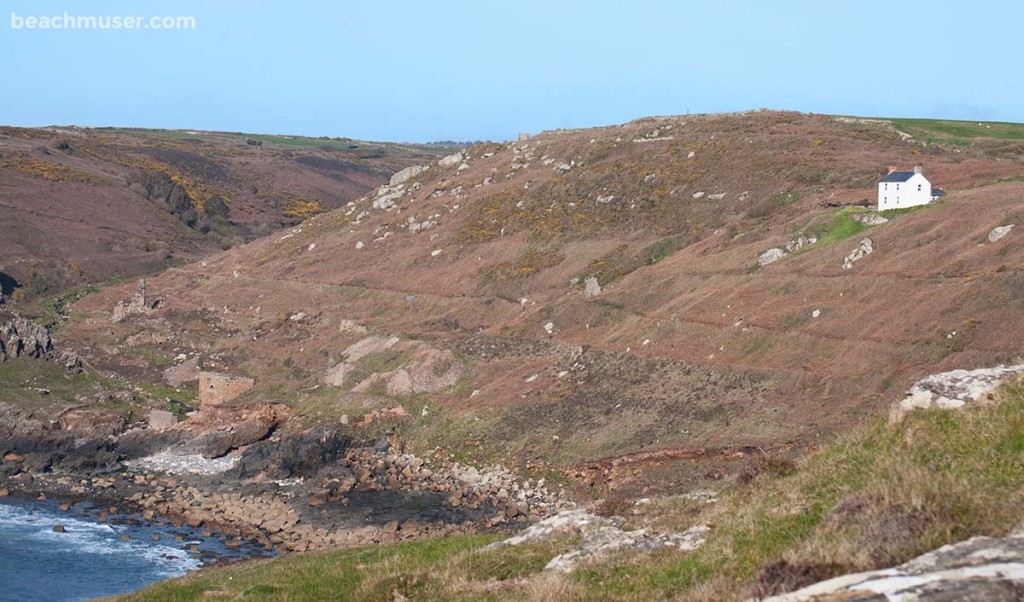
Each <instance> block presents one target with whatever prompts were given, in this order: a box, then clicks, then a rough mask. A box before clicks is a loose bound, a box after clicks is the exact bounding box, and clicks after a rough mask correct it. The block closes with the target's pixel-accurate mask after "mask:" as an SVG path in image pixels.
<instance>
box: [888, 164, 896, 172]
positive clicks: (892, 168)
mask: <svg viewBox="0 0 1024 602" xmlns="http://www.w3.org/2000/svg"><path fill="white" fill-rule="evenodd" d="M894 171H896V166H895V165H890V166H889V173H892V172H894Z"/></svg>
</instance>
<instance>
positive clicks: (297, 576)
mask: <svg viewBox="0 0 1024 602" xmlns="http://www.w3.org/2000/svg"><path fill="white" fill-rule="evenodd" d="M1022 452H1024V388H1022V387H1020V386H1016V387H1011V388H1008V389H1006V391H1005V393H1004V400H1003V402H1002V403H1001V404H999V405H994V406H989V407H981V408H973V409H970V410H967V411H964V412H959V413H954V412H949V411H942V410H933V411H927V412H921V411H918V412H916V413H913V414H911V415H910V416H909V417H908V418H907V419H906V421H905V422H903V423H902V424H900V425H899V426H895V427H892V426H888V425H886V424H885V423H884V422H883V421H882V420H881V419H879V420H876V421H873V422H872V423H871V424H870V425H868V426H866V427H863V428H860V429H856V430H855V431H853V432H851V433H849V434H847V435H845V436H843V437H841V438H840V439H839V441H837V442H836V443H833V444H830V445H828V446H826V447H824V448H823V449H820V450H818V451H816V452H814V453H812V454H810V455H808V456H807V457H805V458H803V459H801V460H799V461H797V462H796V463H793V462H791V461H788V460H785V459H782V458H779V457H772V456H762V457H755V458H754V459H753V460H752V461H751V462H750V464H749V465H748V468H747V470H745V471H744V473H743V476H741V477H740V478H737V479H734V480H732V481H730V482H729V483H724V484H722V492H721V493H722V494H723V497H722V499H721V500H720V501H719V502H717V503H713V504H711V505H704V504H703V503H699V502H694V501H690V500H687V499H684V498H673V497H669V498H663V499H657V500H655V502H654V503H653V504H650V505H643V506H635V507H630V506H629V505H625V506H619V508H620V510H626V511H627V513H628V514H627V516H629V521H630V526H636V527H639V526H649V527H653V528H656V529H668V530H683V529H685V528H687V527H689V526H691V525H695V524H710V525H711V526H712V531H711V535H710V536H709V539H708V541H707V543H706V544H705V546H704V547H703V548H701V549H700V550H698V551H697V552H694V553H689V554H686V553H680V552H663V553H659V554H656V555H653V556H649V557H613V558H611V559H609V560H608V561H607V562H605V563H604V564H599V565H595V566H591V567H586V568H583V569H579V570H577V571H576V572H575V573H573V574H571V575H568V576H554V575H548V574H544V573H542V568H543V566H544V565H545V564H546V563H547V561H548V560H550V558H552V557H553V556H554V555H555V554H557V553H560V552H563V551H565V550H566V549H569V548H570V546H571V544H572V542H561V543H555V544H531V545H527V546H523V547H517V548H505V549H503V550H499V551H496V552H485V551H482V550H481V548H482V547H483V545H485V544H486V543H488V542H489V541H491V540H492V539H493V538H492V537H488V536H473V537H453V538H447V539H444V540H438V541H422V542H416V543H411V544H401V545H393V546H387V547H379V548H362V549H353V550H344V551H339V552H334V553H330V554H319V555H306V556H295V557H290V558H284V559H279V560H273V561H267V562H263V561H261V562H256V563H248V564H243V565H240V566H236V567H230V568H225V569H217V570H211V571H204V572H202V573H200V574H197V575H192V576H189V577H185V578H183V579H179V580H176V581H172V582H169V583H164V584H160V585H156V586H154V587H151V588H149V589H146V590H144V591H142V592H140V593H139V594H137V595H134V596H127V597H125V598H123V599H124V600H140V601H141V600H147V601H164V600H166V601H172V600H193V599H196V598H199V597H202V598H203V599H204V600H239V599H249V598H251V597H258V598H259V599H266V600H289V601H293V602H294V601H298V600H321V599H334V600H393V599H395V598H397V597H398V595H401V596H406V597H408V598H409V599H412V600H431V599H440V598H445V599H457V600H504V599H510V598H516V599H526V600H574V599H576V600H583V599H587V600H650V599H662V598H677V599H681V600H701V599H707V600H738V599H741V598H743V597H744V596H746V595H749V594H751V593H759V594H770V593H780V592H781V591H783V590H784V589H785V588H789V589H792V588H794V587H796V586H800V585H806V584H807V583H808V582H809V581H813V580H817V579H823V578H827V577H830V576H834V575H838V574H842V573H845V572H852V571H861V570H867V569H873V568H881V567H886V566H891V565H894V564H898V563H901V562H904V561H906V560H909V559H910V558H912V557H914V556H916V555H919V554H921V553H924V552H925V551H928V550H930V549H933V548H935V547H937V546H939V545H943V544H946V543H952V542H955V541H959V540H962V539H965V538H968V537H971V536H974V535H996V534H1004V533H1006V532H1007V531H1008V530H1009V529H1010V528H1011V527H1012V526H1013V525H1015V524H1016V523H1017V522H1019V521H1020V520H1021V518H1024V511H1022V510H1021V502H1022V501H1024V499H1022V492H1021V489H1020V486H1019V484H1020V483H1021V481H1022V479H1024V464H1022V463H1021V461H1020V458H1021V453H1022ZM766 567H770V568H769V570H764V569H765V568H766ZM396 593H397V595H396Z"/></svg>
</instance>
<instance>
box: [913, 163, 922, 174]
mask: <svg viewBox="0 0 1024 602" xmlns="http://www.w3.org/2000/svg"><path fill="white" fill-rule="evenodd" d="M914 173H921V166H920V165H915V166H914Z"/></svg>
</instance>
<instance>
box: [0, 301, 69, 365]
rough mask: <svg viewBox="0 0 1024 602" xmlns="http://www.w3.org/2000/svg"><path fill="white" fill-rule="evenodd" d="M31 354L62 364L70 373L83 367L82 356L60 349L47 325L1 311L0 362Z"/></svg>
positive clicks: (37, 357)
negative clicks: (56, 347)
mask: <svg viewBox="0 0 1024 602" xmlns="http://www.w3.org/2000/svg"><path fill="white" fill-rule="evenodd" d="M16 357H31V358H35V359H41V360H46V361H51V362H54V363H57V364H60V365H62V366H63V367H64V369H65V370H67V371H68V372H69V373H73V374H77V373H79V372H81V371H82V360H81V359H80V358H79V357H78V355H77V354H76V353H74V352H59V351H57V350H56V349H55V348H54V346H53V341H52V340H51V339H50V331H49V329H47V328H46V327H45V326H40V325H39V324H36V323H35V322H33V321H31V320H29V319H27V318H24V317H22V316H20V315H18V314H6V315H4V314H0V362H5V361H7V360H9V359H12V358H16Z"/></svg>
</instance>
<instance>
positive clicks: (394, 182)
mask: <svg viewBox="0 0 1024 602" xmlns="http://www.w3.org/2000/svg"><path fill="white" fill-rule="evenodd" d="M428 169H430V167H429V166H427V165H413V166H410V167H406V168H405V169H403V170H402V171H400V172H398V173H396V174H395V175H393V176H391V181H390V182H388V185H389V186H398V185H399V184H405V183H406V182H408V181H409V180H411V179H412V178H415V177H416V176H418V175H420V174H421V173H423V172H425V171H427V170H428Z"/></svg>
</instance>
